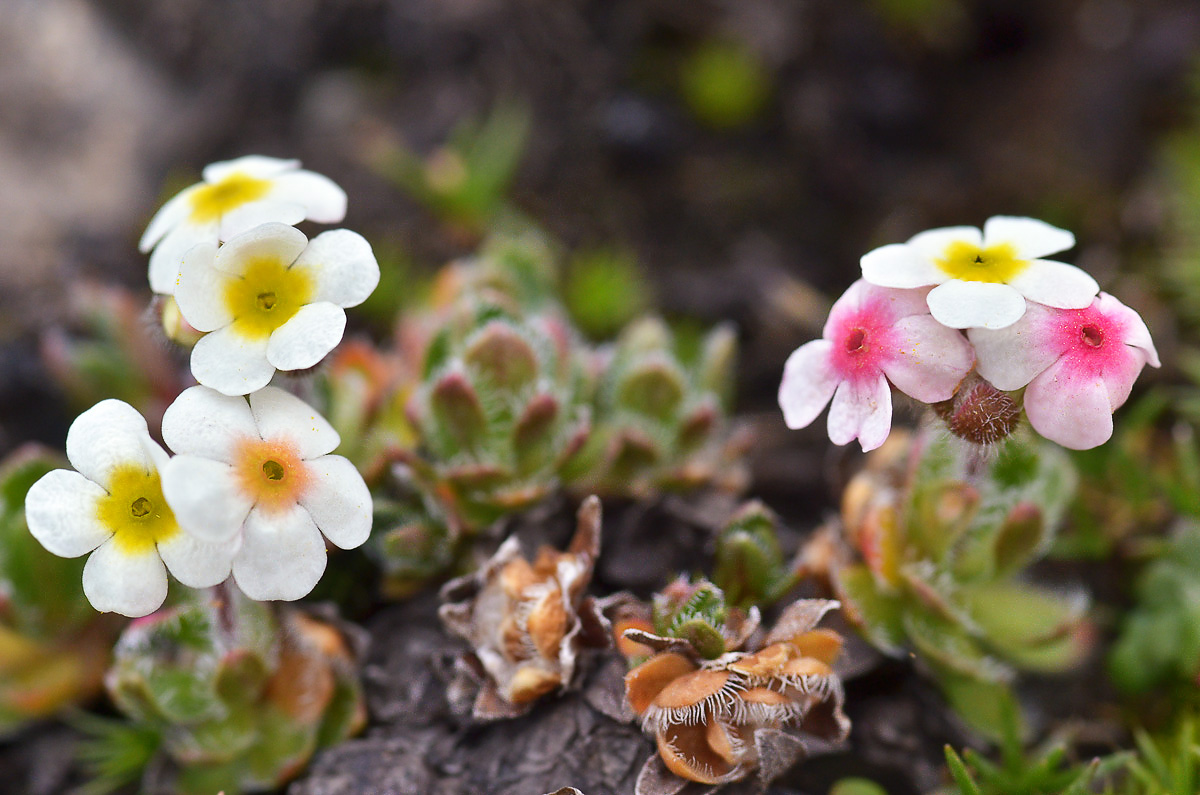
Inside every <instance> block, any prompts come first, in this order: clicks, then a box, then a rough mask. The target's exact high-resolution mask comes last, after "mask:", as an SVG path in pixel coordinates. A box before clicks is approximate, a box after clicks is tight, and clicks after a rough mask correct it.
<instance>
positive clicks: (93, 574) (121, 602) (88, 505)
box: [25, 400, 232, 617]
mask: <svg viewBox="0 0 1200 795" xmlns="http://www.w3.org/2000/svg"><path fill="white" fill-rule="evenodd" d="M67 458H68V460H70V462H71V465H72V466H74V467H75V469H76V470H78V471H76V472H71V471H69V470H66V469H56V470H54V471H53V472H50V473H48V474H47V475H45V476H44V477H42V479H41V480H39V481H38V482H37V483H35V484H33V486H32V487H31V488H30V489H29V494H28V495H27V496H26V498H25V514H26V519H27V521H28V523H29V531H30V532H31V533H32V534H33V536H34V538H36V539H37V540H38V541H39V542H41V544H42V546H44V547H45V548H46V549H48V550H49V551H50V552H52V553H54V554H55V555H59V556H61V557H67V558H74V557H79V556H80V555H85V554H87V553H88V552H92V556H91V557H90V558H88V561H87V564H86V565H85V566H84V569H83V591H84V593H85V594H86V595H87V598H88V601H90V602H91V603H92V605H93V606H94V607H95V608H96V609H97V610H100V611H102V612H116V613H121V614H122V615H126V616H131V617H136V616H144V615H147V614H149V613H152V612H153V611H155V610H157V609H158V607H159V606H160V605H162V603H163V600H164V599H165V598H166V596H167V574H166V571H165V570H164V568H163V564H164V563H165V564H166V568H168V569H170V571H171V573H172V574H173V575H175V577H176V579H178V580H179V581H180V582H182V583H183V584H184V585H189V586H191V587H193V588H205V587H209V586H212V585H216V584H217V583H219V582H221V581H222V580H224V579H225V578H226V577H228V576H229V566H230V559H231V558H232V551H231V550H230V549H229V547H228V545H220V544H209V543H205V542H204V541H201V540H198V539H195V538H193V537H192V536H190V535H188V534H187V533H185V532H183V530H182V529H181V528H180V527H179V524H178V522H177V521H176V519H175V515H174V513H173V512H172V510H171V507H170V506H169V505H168V503H167V501H166V500H165V499H164V498H163V490H162V486H161V483H160V480H159V473H160V472H161V470H162V468H163V467H164V465H165V464H166V462H167V454H166V452H165V451H164V450H163V449H162V448H161V447H159V446H158V444H156V443H155V442H154V440H153V439H151V438H150V434H149V431H148V429H147V427H146V421H145V419H143V418H142V415H141V414H138V412H137V410H136V409H134V408H133V407H132V406H130V405H129V404H127V403H123V402H121V401H119V400H104V401H101V402H100V403H97V404H96V405H95V406H93V407H92V408H90V409H88V410H87V411H85V412H84V413H83V414H80V415H79V417H78V418H76V420H75V422H73V423H72V424H71V428H70V430H69V431H68V432H67ZM93 550H94V551H93Z"/></svg>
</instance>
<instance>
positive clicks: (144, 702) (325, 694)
mask: <svg viewBox="0 0 1200 795" xmlns="http://www.w3.org/2000/svg"><path fill="white" fill-rule="evenodd" d="M226 600H227V601H226ZM115 656H116V659H115V661H114V663H113V667H112V669H111V670H110V672H109V674H108V676H107V678H106V685H107V687H108V690H109V694H110V696H111V697H112V699H113V701H114V703H115V704H116V705H117V707H118V709H120V711H121V712H122V713H124V714H125V716H126V717H127V718H128V719H129V721H130V723H129V724H127V725H126V726H125V727H120V726H115V725H101V724H96V731H95V733H94V737H93V740H92V742H91V744H90V746H89V747H88V749H87V750H86V752H85V758H86V759H88V760H89V762H90V764H91V765H92V769H93V771H94V773H95V775H94V776H93V784H92V792H95V793H99V792H104V791H111V789H112V788H113V786H114V785H115V786H120V785H123V784H125V783H132V781H134V780H136V778H137V777H138V776H140V775H141V772H142V771H141V769H140V768H139V767H138V765H137V763H138V761H139V760H142V761H144V762H147V763H148V762H149V758H148V757H147V754H146V751H147V750H148V749H149V748H150V747H151V746H152V745H154V744H155V742H154V737H155V735H157V747H156V750H155V751H154V755H161V756H162V757H164V758H165V759H166V760H168V761H169V762H170V764H171V766H172V768H173V786H174V791H176V792H179V793H180V794H181V795H212V793H214V792H221V791H223V792H225V793H226V795H235V793H240V792H254V791H261V790H267V789H274V788H276V787H278V786H280V785H281V784H283V783H284V782H286V781H288V780H289V779H291V778H293V777H294V776H296V775H297V774H299V773H300V772H301V771H302V770H303V769H304V766H305V765H306V764H307V763H308V760H309V758H310V757H311V756H312V754H313V753H314V752H315V751H316V750H317V749H318V748H321V747H324V746H327V745H332V744H334V743H336V742H339V741H341V740H343V739H345V738H346V737H349V736H350V735H352V734H354V733H355V732H357V731H358V730H359V729H361V728H362V726H363V725H364V723H365V721H366V712H365V706H364V703H363V698H362V692H361V686H360V685H359V683H358V678H357V672H356V661H355V655H354V653H353V652H352V651H351V649H350V647H349V645H348V643H347V640H346V638H345V637H344V636H343V635H342V633H341V632H340V631H339V630H338V629H336V628H334V627H333V626H332V625H330V624H327V623H325V622H323V621H319V620H317V619H314V618H312V617H310V616H308V615H305V614H303V613H301V612H299V611H296V610H294V609H292V608H282V609H281V610H280V611H279V612H278V613H276V612H275V610H274V608H273V606H272V605H270V604H266V603H260V602H254V601H251V600H249V599H246V598H244V597H242V596H240V595H239V594H238V593H237V592H236V591H234V590H229V591H226V592H225V596H224V600H216V599H210V598H206V597H205V596H197V597H196V598H195V599H194V600H193V601H191V602H190V603H185V604H182V605H180V606H178V607H176V608H172V609H169V610H165V611H161V612H159V613H156V614H154V615H153V616H150V617H148V618H145V619H141V620H139V621H138V622H136V623H134V624H131V625H130V626H129V628H128V629H127V630H126V631H125V633H124V634H123V635H122V636H121V639H120V641H119V642H118V644H117V647H116V651H115Z"/></svg>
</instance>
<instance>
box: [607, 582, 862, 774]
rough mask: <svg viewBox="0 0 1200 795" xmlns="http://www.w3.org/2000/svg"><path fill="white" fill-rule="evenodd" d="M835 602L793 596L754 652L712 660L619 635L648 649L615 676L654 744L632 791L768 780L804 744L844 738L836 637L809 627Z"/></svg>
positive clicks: (683, 646) (666, 643) (675, 643)
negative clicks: (795, 599) (693, 783)
mask: <svg viewBox="0 0 1200 795" xmlns="http://www.w3.org/2000/svg"><path fill="white" fill-rule="evenodd" d="M838 606H839V605H838V603H837V602H834V601H828V600H823V599H803V600H800V601H798V602H796V603H794V604H793V605H791V606H790V607H789V608H788V609H787V610H785V611H784V614H783V616H782V617H781V618H780V620H779V622H778V623H777V624H776V626H775V628H774V629H773V630H772V631H771V632H770V633H769V634H768V635H767V636H766V638H765V640H764V641H763V643H762V645H761V647H760V648H759V649H758V650H757V651H754V652H749V651H739V650H733V651H728V652H726V653H725V654H723V655H721V656H720V657H717V658H716V659H706V658H704V657H703V656H702V655H701V654H699V653H697V652H696V651H695V650H694V649H693V648H691V647H690V645H689V644H687V643H681V642H680V641H679V639H677V638H656V637H655V636H653V635H651V634H650V633H647V632H645V631H641V630H638V629H631V630H628V631H627V633H626V636H627V639H628V640H633V639H634V638H636V639H637V642H638V643H639V644H640V646H641V649H646V648H651V649H655V650H656V651H657V653H656V654H654V655H653V656H652V657H650V658H649V659H648V660H646V661H645V662H642V663H641V664H640V665H637V666H636V667H634V668H633V669H632V670H630V671H629V673H628V674H627V675H626V677H625V693H626V698H627V700H628V702H629V705H630V706H631V707H632V708H633V711H634V712H635V713H636V714H637V715H638V716H639V717H640V718H641V721H642V727H643V729H644V730H645V731H646V733H647V734H650V735H652V736H653V737H654V739H655V741H656V743H657V745H658V755H657V756H652V757H651V758H650V759H649V760H648V761H647V763H646V766H645V768H643V770H642V773H641V775H640V776H639V777H638V784H637V795H669V793H674V792H677V791H679V790H680V789H681V788H682V787H683V786H685V785H686V783H687V781H696V782H700V783H702V784H710V785H721V784H726V783H729V782H732V781H738V780H741V779H743V778H745V777H746V776H748V775H749V774H750V773H752V772H754V771H757V772H758V774H759V777H760V778H761V779H762V780H763V781H764V782H768V781H770V780H771V779H773V778H775V777H776V776H778V775H779V774H780V773H782V772H783V771H784V770H786V769H787V768H788V767H790V766H791V765H792V764H793V763H795V761H796V760H797V759H799V757H800V756H801V755H803V754H804V753H805V750H806V747H807V745H808V744H809V743H810V742H811V741H812V740H813V739H820V740H825V741H832V742H841V741H842V740H844V739H845V738H846V736H847V734H848V733H849V731H850V722H849V720H848V719H847V718H846V716H845V714H844V713H843V712H842V704H843V699H844V694H843V690H842V682H841V679H840V678H839V677H838V675H837V674H836V673H834V671H833V668H832V667H831V666H832V664H833V662H834V660H835V659H836V658H837V656H838V653H839V652H840V651H841V647H842V639H841V637H840V636H839V635H838V634H837V633H836V632H834V631H832V630H829V629H818V628H816V624H817V623H818V622H819V621H820V620H821V618H822V617H823V616H824V615H825V613H827V612H828V611H830V610H832V609H835V608H837V607H838ZM629 636H633V637H629ZM668 771H669V772H668Z"/></svg>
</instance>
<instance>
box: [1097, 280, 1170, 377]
mask: <svg viewBox="0 0 1200 795" xmlns="http://www.w3.org/2000/svg"><path fill="white" fill-rule="evenodd" d="M1097 300H1098V302H1099V303H1098V306H1097V308H1098V309H1099V310H1100V311H1101V312H1103V313H1104V314H1105V315H1118V316H1120V317H1121V318H1123V319H1124V321H1125V344H1126V345H1131V346H1133V347H1134V348H1138V349H1139V350H1141V351H1142V352H1143V353H1144V354H1145V358H1146V363H1147V364H1149V365H1150V366H1151V367H1160V366H1161V363H1160V362H1159V360H1158V351H1157V350H1156V349H1155V347H1154V340H1152V339H1151V338H1150V329H1148V328H1147V327H1146V321H1144V320H1142V316H1141V315H1139V314H1138V313H1137V312H1136V311H1135V310H1133V309H1130V308H1129V307H1128V306H1126V305H1125V304H1123V303H1121V302H1120V301H1118V300H1117V299H1116V298H1115V297H1114V296H1112V295H1109V294H1108V293H1100V295H1099V297H1098V299H1097Z"/></svg>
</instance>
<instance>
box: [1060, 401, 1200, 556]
mask: <svg viewBox="0 0 1200 795" xmlns="http://www.w3.org/2000/svg"><path fill="white" fill-rule="evenodd" d="M1173 402H1175V401H1173V398H1172V395H1171V394H1170V393H1169V392H1167V391H1165V390H1162V389H1159V390H1153V391H1151V392H1149V393H1147V394H1146V395H1145V396H1143V397H1142V398H1141V399H1139V400H1138V401H1137V402H1136V403H1135V404H1134V405H1133V406H1131V407H1129V408H1128V409H1127V410H1126V411H1125V412H1124V416H1123V417H1122V421H1121V422H1120V423H1118V424H1117V428H1116V433H1115V434H1114V436H1113V438H1112V439H1111V440H1110V441H1109V442H1108V443H1107V444H1104V445H1101V446H1100V447H1097V448H1095V449H1092V450H1082V451H1074V452H1072V454H1071V457H1072V459H1073V460H1074V461H1075V464H1076V466H1077V467H1078V469H1079V472H1080V476H1081V477H1080V487H1079V493H1078V496H1077V497H1076V500H1075V502H1074V503H1073V504H1072V506H1071V513H1070V516H1071V523H1070V532H1069V533H1066V534H1064V535H1063V536H1061V537H1060V538H1058V539H1056V542H1055V548H1054V552H1055V554H1056V555H1059V556H1065V557H1083V558H1097V559H1098V558H1103V557H1106V556H1108V555H1110V554H1111V553H1112V552H1113V551H1114V549H1115V548H1117V547H1121V546H1129V545H1130V544H1136V543H1137V539H1138V538H1139V537H1141V536H1146V535H1148V534H1152V533H1156V532H1159V531H1161V530H1162V529H1163V528H1164V527H1165V526H1166V525H1167V523H1169V522H1170V520H1171V517H1173V516H1188V517H1193V518H1197V519H1200V443H1198V442H1197V439H1196V434H1195V429H1194V426H1193V425H1191V424H1190V423H1187V422H1184V421H1176V422H1175V423H1174V424H1172V425H1170V426H1168V427H1165V428H1164V418H1165V417H1166V416H1167V415H1168V414H1169V413H1170V411H1171V409H1172V404H1173Z"/></svg>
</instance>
